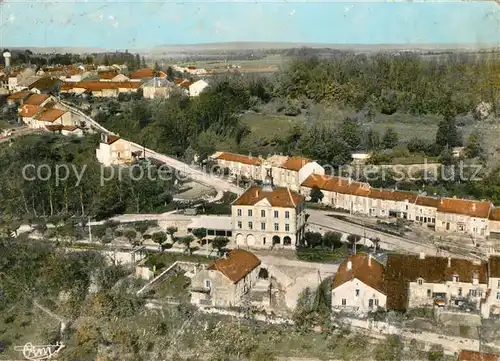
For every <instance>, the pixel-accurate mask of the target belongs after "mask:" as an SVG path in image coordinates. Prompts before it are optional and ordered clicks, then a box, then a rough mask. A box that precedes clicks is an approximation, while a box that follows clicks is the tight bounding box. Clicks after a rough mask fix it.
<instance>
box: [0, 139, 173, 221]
mask: <svg viewBox="0 0 500 361" xmlns="http://www.w3.org/2000/svg"><path fill="white" fill-rule="evenodd" d="M97 146H98V138H97V137H93V136H89V137H85V138H83V139H79V138H68V137H64V136H61V135H52V134H46V135H33V136H25V137H22V138H19V139H17V140H16V141H15V142H14V143H12V146H10V147H5V146H3V147H0V169H2V172H1V175H0V192H1V194H2V200H1V202H0V214H1V215H2V222H4V223H9V222H10V221H18V220H23V221H29V220H36V219H39V218H43V219H50V218H51V217H67V218H69V217H77V218H85V219H87V218H88V217H91V218H95V219H97V220H100V219H105V218H109V217H111V216H113V215H115V214H122V213H125V212H132V213H140V212H162V211H164V210H165V209H167V208H168V206H169V204H170V202H171V201H172V191H173V187H172V184H171V182H170V181H168V180H166V179H167V177H158V179H155V177H154V174H155V173H154V172H155V169H154V168H153V169H151V172H152V173H151V174H152V175H153V176H151V177H139V174H132V173H128V172H122V173H121V176H120V177H119V176H118V174H116V176H114V177H110V175H109V174H107V173H103V172H104V171H105V170H104V169H103V168H101V166H100V164H99V163H98V162H97V159H96V158H95V149H96V148H97ZM27 165H33V166H32V167H30V168H25V167H26V166H27ZM64 165H66V166H68V167H69V169H70V172H68V174H67V176H66V174H63V172H62V171H61V177H60V179H59V180H58V179H56V177H55V172H56V167H57V166H59V168H62V167H63V166H64ZM135 169H136V172H140V170H139V169H138V168H135ZM23 170H25V171H23ZM35 170H40V171H39V172H38V174H37V173H36V171H35ZM73 170H76V172H75V171H73ZM49 171H50V172H51V173H52V174H49V173H48V172H49ZM23 172H24V174H23ZM50 175H51V176H50ZM79 175H80V176H79ZM49 176H50V177H49ZM103 176H105V177H106V179H108V178H109V180H106V181H105V182H103V183H101V179H102V178H103Z"/></svg>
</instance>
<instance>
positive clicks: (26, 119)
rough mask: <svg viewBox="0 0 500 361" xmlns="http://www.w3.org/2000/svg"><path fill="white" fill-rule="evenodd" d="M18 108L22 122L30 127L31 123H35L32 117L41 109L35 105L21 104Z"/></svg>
mask: <svg viewBox="0 0 500 361" xmlns="http://www.w3.org/2000/svg"><path fill="white" fill-rule="evenodd" d="M19 109H20V110H19V117H20V118H21V120H22V121H23V123H24V124H26V125H28V126H30V127H31V126H32V124H36V121H35V120H34V119H33V117H34V116H35V115H37V114H38V113H40V112H41V111H42V109H41V108H40V107H37V106H36V105H23V106H21V107H20V108H19Z"/></svg>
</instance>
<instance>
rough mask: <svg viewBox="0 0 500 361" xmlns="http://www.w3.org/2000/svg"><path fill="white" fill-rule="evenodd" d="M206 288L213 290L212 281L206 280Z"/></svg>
mask: <svg viewBox="0 0 500 361" xmlns="http://www.w3.org/2000/svg"><path fill="white" fill-rule="evenodd" d="M205 288H212V282H210V280H205Z"/></svg>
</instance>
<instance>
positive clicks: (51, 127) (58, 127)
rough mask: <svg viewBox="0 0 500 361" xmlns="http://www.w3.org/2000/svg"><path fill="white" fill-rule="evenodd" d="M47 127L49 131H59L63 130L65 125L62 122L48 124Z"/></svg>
mask: <svg viewBox="0 0 500 361" xmlns="http://www.w3.org/2000/svg"><path fill="white" fill-rule="evenodd" d="M45 128H47V130H48V131H51V132H57V131H60V130H62V129H63V126H62V124H49V125H46V126H45Z"/></svg>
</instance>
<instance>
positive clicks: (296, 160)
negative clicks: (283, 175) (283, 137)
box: [280, 157, 311, 172]
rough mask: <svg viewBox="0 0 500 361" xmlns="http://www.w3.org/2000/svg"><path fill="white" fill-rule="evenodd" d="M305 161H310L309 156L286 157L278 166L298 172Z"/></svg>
mask: <svg viewBox="0 0 500 361" xmlns="http://www.w3.org/2000/svg"><path fill="white" fill-rule="evenodd" d="M307 163H311V160H310V159H309V158H303V157H290V158H288V159H287V160H286V161H285V162H284V163H283V164H282V165H281V167H280V168H283V169H288V170H293V171H296V172H298V171H299V170H301V169H302V167H303V166H305V165H306V164H307Z"/></svg>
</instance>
